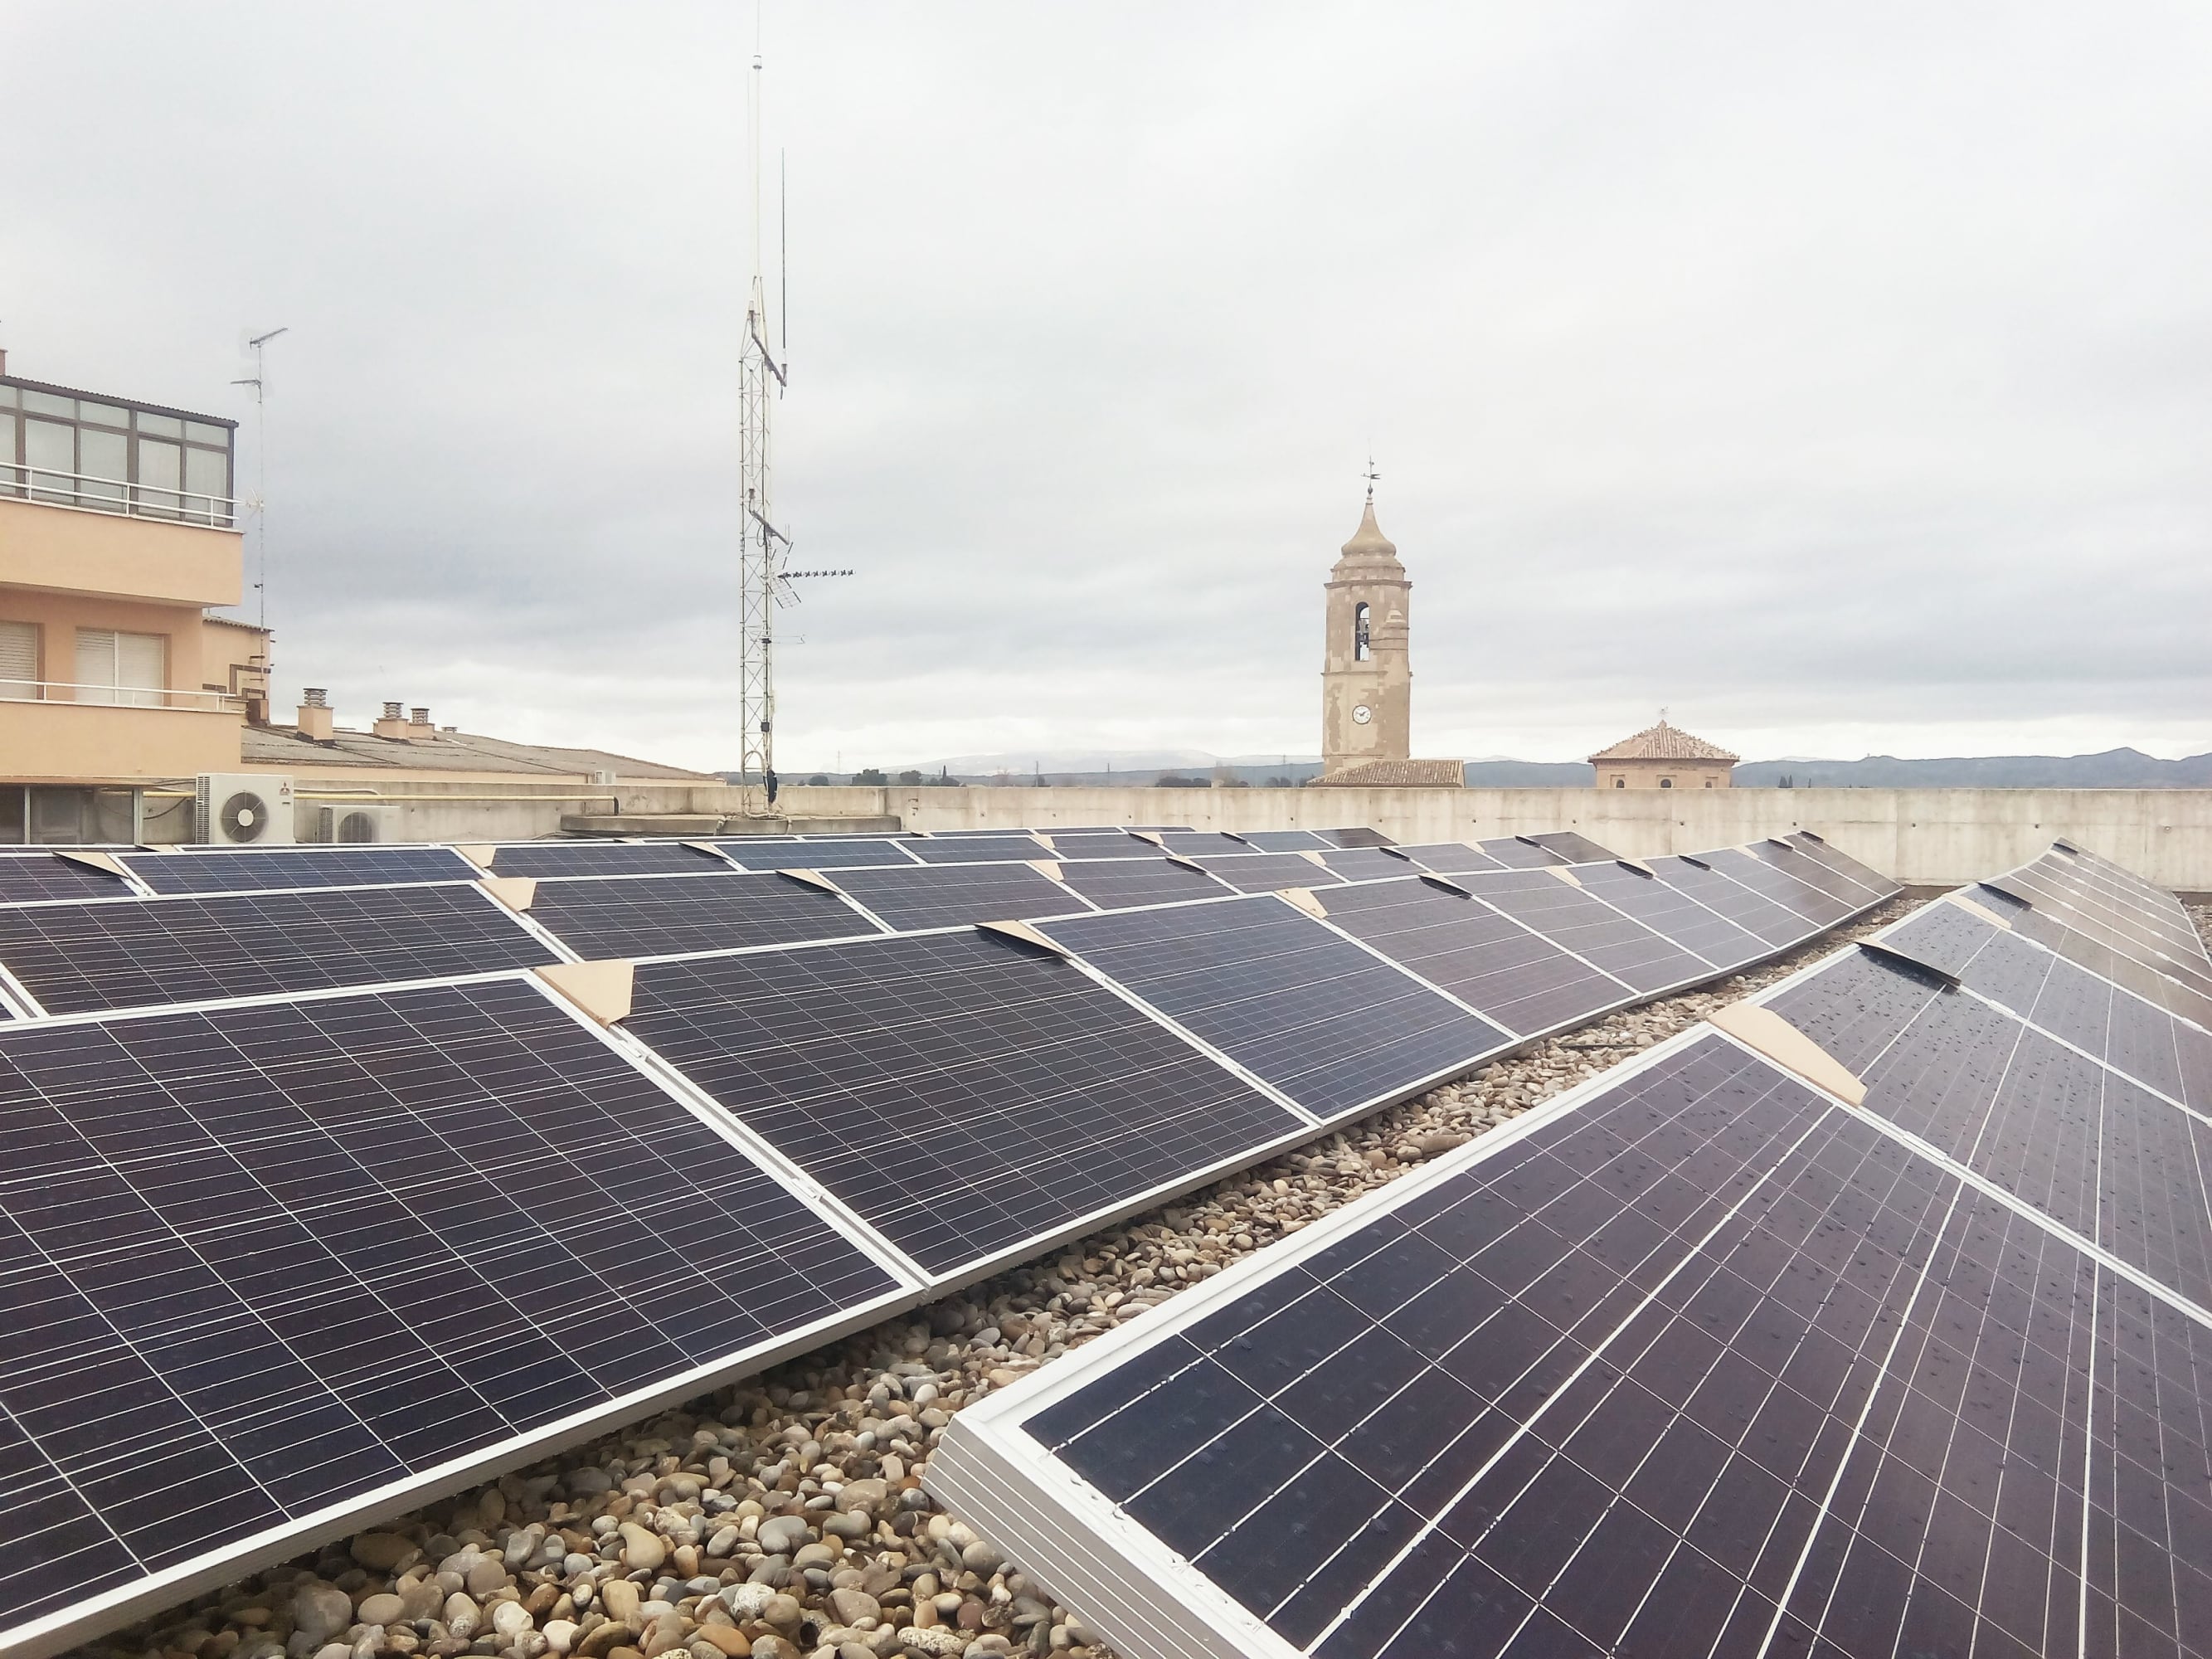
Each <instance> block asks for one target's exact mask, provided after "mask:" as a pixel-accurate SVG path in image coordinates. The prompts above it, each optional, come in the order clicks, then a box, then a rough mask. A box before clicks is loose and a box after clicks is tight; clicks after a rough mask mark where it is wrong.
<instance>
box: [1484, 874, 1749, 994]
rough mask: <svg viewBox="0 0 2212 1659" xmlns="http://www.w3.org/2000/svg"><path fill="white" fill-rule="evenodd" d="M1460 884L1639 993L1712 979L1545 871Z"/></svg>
mask: <svg viewBox="0 0 2212 1659" xmlns="http://www.w3.org/2000/svg"><path fill="white" fill-rule="evenodd" d="M1460 885H1462V887H1465V888H1466V889H1467V890H1468V891H1469V892H1470V893H1473V894H1474V896H1476V897H1477V898H1479V899H1480V900H1481V901H1482V902H1484V903H1486V904H1487V905H1490V906H1491V907H1492V908H1494V909H1498V910H1501V911H1503V912H1504V913H1505V914H1506V915H1510V916H1511V917H1512V918H1513V919H1514V920H1515V921H1522V922H1525V923H1527V924H1528V926H1529V927H1532V928H1534V930H1535V931H1536V932H1538V933H1541V934H1543V935H1544V937H1545V938H1547V939H1550V940H1552V941H1553V943H1554V944H1557V945H1562V946H1564V947H1565V949H1567V950H1570V951H1573V952H1574V953H1575V954H1576V955H1577V956H1578V957H1583V958H1584V959H1585V960H1587V961H1589V962H1590V963H1595V965H1596V966H1598V967H1600V968H1602V969H1604V970H1605V971H1606V972H1607V973H1608V974H1611V975H1613V977H1614V978H1615V979H1618V980H1620V981H1622V982H1623V983H1624V984H1626V985H1627V986H1629V987H1632V989H1634V990H1636V991H1638V992H1639V993H1642V994H1647V995H1648V994H1650V993H1653V992H1656V991H1659V990H1662V989H1665V988H1666V987H1669V986H1674V985H1685V984H1689V983H1691V982H1692V981H1697V980H1700V979H1710V978H1711V977H1712V976H1713V974H1714V971H1715V969H1714V966H1713V964H1712V963H1710V962H1707V961H1706V960H1705V958H1704V957H1699V956H1694V955H1692V953H1691V952H1689V951H1686V950H1684V949H1683V948H1682V947H1681V946H1680V945H1676V944H1674V942H1673V941H1672V940H1670V939H1666V938H1664V937H1662V935H1660V934H1658V933H1654V932H1653V931H1652V930H1651V929H1650V928H1649V927H1645V926H1644V924H1643V923H1642V922H1640V921H1636V920H1635V919H1634V918H1633V917H1631V916H1628V915H1623V914H1622V913H1621V912H1620V911H1619V910H1617V909H1615V908H1613V906H1612V905H1610V904H1607V902H1605V901H1604V900H1603V899H1601V898H1599V897H1598V896H1596V895H1595V894H1594V893H1591V892H1589V891H1587V890H1584V889H1583V887H1582V886H1581V885H1579V884H1576V883H1570V882H1565V881H1562V880H1560V879H1559V877H1557V876H1555V875H1553V874H1552V873H1551V872H1548V871H1543V870H1499V871H1496V872H1492V873H1490V874H1487V875H1472V876H1467V877H1464V878H1462V880H1461V882H1460Z"/></svg>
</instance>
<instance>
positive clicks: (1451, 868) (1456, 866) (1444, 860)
mask: <svg viewBox="0 0 2212 1659" xmlns="http://www.w3.org/2000/svg"><path fill="white" fill-rule="evenodd" d="M1398 850H1399V851H1400V852H1401V853H1403V854H1406V855H1407V857H1408V858H1410V859H1412V860H1413V862H1414V863H1416V864H1418V865H1419V866H1421V868H1423V869H1424V870H1430V871H1433V872H1436V873H1437V875H1440V876H1455V875H1462V874H1465V873H1467V872H1469V871H1474V870H1503V869H1504V868H1505V866H1504V865H1502V864H1500V863H1499V862H1498V860H1496V859H1494V858H1492V857H1491V856H1490V854H1487V853H1486V852H1484V851H1483V850H1482V849H1481V848H1479V847H1474V846H1471V845H1469V844H1468V842H1463V841H1436V842H1419V843H1418V844H1416V845H1414V846H1412V847H1401V848H1399V849H1398Z"/></svg>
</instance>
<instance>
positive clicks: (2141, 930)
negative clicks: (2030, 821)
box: [2007, 866, 2203, 968]
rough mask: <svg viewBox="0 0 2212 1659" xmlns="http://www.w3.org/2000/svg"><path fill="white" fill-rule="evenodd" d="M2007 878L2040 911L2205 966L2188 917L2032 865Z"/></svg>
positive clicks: (2086, 929)
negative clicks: (2055, 913) (2168, 915)
mask: <svg viewBox="0 0 2212 1659" xmlns="http://www.w3.org/2000/svg"><path fill="white" fill-rule="evenodd" d="M2007 879H2008V881H2010V882H2012V883H2013V884H2015V885H2017V886H2019V887H2021V888H2024V889H2025V890H2027V893H2028V895H2029V896H2031V897H2032V898H2034V899H2035V900H2037V901H2038V908H2044V907H2045V906H2046V905H2047V906H2049V907H2051V908H2056V909H2057V910H2058V911H2060V912H2061V913H2064V914H2070V915H2072V916H2074V917H2076V918H2079V919H2080V921H2081V925H2082V926H2083V927H2084V929H2085V931H2089V932H2092V933H2098V932H2100V931H2102V932H2104V933H2108V934H2109V936H2110V937H2112V938H2113V939H2127V940H2129V941H2130V942H2132V943H2134V944H2137V945H2147V946H2148V947H2150V948H2151V949H2154V950H2156V951H2160V952H2162V953H2164V954H2166V955H2167V956H2171V957H2176V958H2178V959H2179V960H2181V961H2183V962H2185V963H2188V964H2189V965H2190V966H2191V967H2192V968H2200V967H2202V965H2203V942H2202V941H2201V940H2200V939H2198V938H2197V931H2196V929H2195V928H2194V927H2191V926H2190V925H2189V921H2188V918H2187V917H2186V915H2183V916H2180V917H2179V918H2175V919H2169V918H2166V917H2164V916H2159V915H2152V914H2150V913H2148V911H2147V910H2145V909H2144V908H2142V907H2141V906H2139V905H2136V904H2132V903H2130V902H2126V901H2124V900H2119V899H2116V898H2112V897H2107V896H2104V895H2101V894H2099V893H2096V892H2093V891H2089V890H2084V889H2082V888H2081V887H2079V886H2077V885H2075V884H2069V883H2067V882H2064V881H2061V880H2057V879H2055V878H2052V877H2051V875H2050V874H2049V873H2048V872H2044V871H2041V870H2039V869H2037V868H2035V867H2034V866H2029V867H2027V868H2026V869H2022V870H2016V871H2015V872H2013V873H2012V874H2011V875H2010V876H2009V877H2008V878H2007Z"/></svg>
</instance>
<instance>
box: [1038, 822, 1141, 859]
mask: <svg viewBox="0 0 2212 1659" xmlns="http://www.w3.org/2000/svg"><path fill="white" fill-rule="evenodd" d="M1047 839H1048V840H1049V841H1050V842H1052V851H1051V852H1050V853H1049V854H1047V856H1048V857H1051V858H1058V859H1156V858H1158V857H1160V856H1161V853H1160V849H1159V848H1158V847H1157V846H1155V845H1154V844H1153V843H1152V842H1148V841H1146V840H1145V839H1144V838H1143V837H1142V836H1133V835H1130V834H1129V833H1128V832H1127V831H1126V830H1121V829H1115V830H1101V831H1094V830H1087V829H1086V830H1077V831H1069V830H1065V829H1055V830H1054V831H1053V832H1052V833H1051V835H1050V836H1048V837H1047Z"/></svg>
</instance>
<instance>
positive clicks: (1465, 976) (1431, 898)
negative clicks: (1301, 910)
mask: <svg viewBox="0 0 2212 1659" xmlns="http://www.w3.org/2000/svg"><path fill="white" fill-rule="evenodd" d="M1316 896H1317V897H1319V898H1320V900H1321V903H1322V908H1323V909H1324V910H1325V912H1326V913H1327V915H1328V919H1329V921H1331V922H1332V923H1334V925H1336V926H1337V927H1341V928H1343V929H1344V931H1345V932H1346V933H1350V934H1351V935H1352V937H1353V938H1354V939H1358V940H1359V941H1360V942H1361V943H1362V944H1364V945H1370V946H1372V947H1373V948H1374V949H1376V950H1377V951H1381V952H1382V953H1383V955H1384V956H1386V957H1389V959H1390V960H1391V961H1393V962H1395V963H1398V964H1399V965H1400V966H1401V967H1403V968H1406V969H1410V970H1411V971H1412V972H1413V973H1415V974H1418V975H1420V976H1421V977H1422V978H1423V979H1425V980H1427V981H1429V982H1430V983H1431V984H1432V985H1436V986H1438V987H1442V988H1443V990H1445V991H1447V992H1449V993H1450V994H1452V995H1453V996H1455V997H1457V998H1458V999H1459V1000H1461V1001H1462V1002H1464V1003H1465V1004H1467V1006H1468V1007H1470V1008H1473V1009H1474V1011H1475V1012H1478V1013H1480V1014H1481V1015H1482V1016H1483V1017H1484V1018H1486V1019H1489V1020H1492V1021H1493V1022H1495V1023H1496V1024H1499V1025H1502V1026H1504V1028H1505V1029H1506V1030H1510V1031H1511V1032H1513V1033H1514V1034H1515V1035H1516V1036H1521V1037H1524V1038H1525V1037H1531V1036H1538V1035H1540V1034H1541V1033H1543V1032H1545V1031H1549V1030H1558V1029H1559V1028H1560V1027H1561V1026H1565V1025H1569V1024H1574V1023H1575V1022H1576V1021H1577V1020H1581V1019H1584V1018H1588V1017H1589V1015H1591V1014H1594V1013H1596V1012H1599V1011H1600V1010H1601V1009H1605V1008H1617V1007H1620V1006H1623V1005H1625V1004H1626V1003H1629V1002H1632V1001H1633V1000H1635V998H1636V993H1635V991H1634V990H1633V988H1632V987H1630V986H1628V985H1626V984H1625V983H1624V982H1623V981H1620V980H1618V979H1616V978H1614V977H1613V975H1611V974H1608V973H1607V972H1605V971H1604V970H1603V969H1601V968H1598V967H1596V966H1595V965H1594V964H1592V963H1589V962H1587V961H1585V960H1584V959H1583V958H1582V957H1578V956H1577V955H1575V954H1574V953H1573V952H1572V951H1569V950H1568V949H1566V948H1565V946H1564V945H1559V944H1557V943H1556V942H1554V941H1553V940H1552V939H1547V938H1546V937H1545V936H1544V935H1543V934H1541V933H1537V932H1535V931H1534V929H1532V928H1530V927H1526V926H1525V925H1523V924H1522V923H1521V922H1518V921H1515V920H1514V919H1513V918H1512V917H1510V916H1508V915H1504V914H1503V913H1502V912H1499V911H1498V910H1494V909H1492V908H1491V907H1490V906H1488V905H1486V904H1485V903H1483V902H1481V901H1480V900H1479V899H1474V898H1470V897H1468V896H1465V895H1464V894H1462V892H1459V891H1456V890H1455V891H1452V892H1446V891H1444V890H1442V889H1439V888H1437V887H1434V886H1431V884H1429V883H1427V882H1425V881H1422V880H1420V879H1419V878H1413V879H1410V880H1406V881H1389V882H1362V883H1359V884H1357V885H1354V886H1345V887H1332V888H1328V889H1326V890H1324V891H1323V893H1322V894H1317V895H1316Z"/></svg>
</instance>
